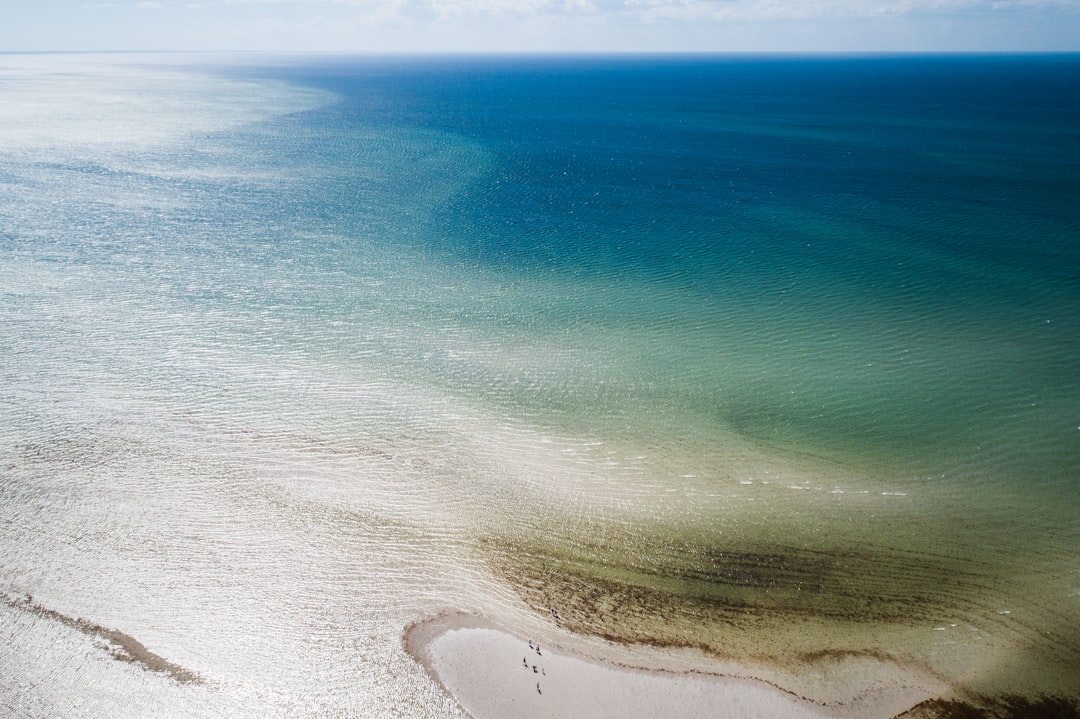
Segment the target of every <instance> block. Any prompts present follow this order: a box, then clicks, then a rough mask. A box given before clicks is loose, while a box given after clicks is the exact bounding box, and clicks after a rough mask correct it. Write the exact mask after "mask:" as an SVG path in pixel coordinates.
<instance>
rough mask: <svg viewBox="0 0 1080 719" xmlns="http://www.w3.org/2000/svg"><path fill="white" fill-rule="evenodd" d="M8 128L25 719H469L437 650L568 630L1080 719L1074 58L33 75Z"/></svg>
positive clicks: (11, 708) (11, 387) (1078, 164)
mask: <svg viewBox="0 0 1080 719" xmlns="http://www.w3.org/2000/svg"><path fill="white" fill-rule="evenodd" d="M0 98H2V102H0V278H2V279H0V290H2V301H0V547H2V550H3V551H0V592H2V595H0V596H2V598H3V600H4V601H2V602H0V634H2V635H3V636H4V637H5V641H4V642H3V646H2V647H0V708H2V709H3V713H5V714H8V715H11V716H25V717H45V716H59V715H64V716H80V717H82V716H85V717H100V716H116V715H120V714H126V715H130V714H132V713H135V714H140V715H156V716H207V717H209V716H223V715H228V716H259V717H272V716H283V717H284V716H290V717H295V716H344V715H363V716H389V715H394V716H411V717H428V716H431V717H434V716H458V715H460V710H459V709H458V708H456V706H455V705H454V703H453V702H452V700H450V699H449V698H448V697H447V696H446V695H445V694H444V693H443V692H442V690H441V689H440V688H439V687H438V686H437V685H436V684H435V683H434V682H433V681H432V680H431V679H430V678H429V677H428V676H427V674H426V673H425V672H424V670H423V669H422V668H421V667H419V666H418V665H416V664H415V663H414V662H413V661H412V660H411V659H410V658H409V657H408V655H407V654H406V653H405V652H404V650H403V648H402V643H401V633H402V631H403V630H404V628H405V627H406V626H407V625H409V624H410V623H412V622H415V621H418V620H420V619H422V618H424V617H426V616H430V615H433V614H436V613H438V612H441V611H446V610H462V611H468V612H476V613H481V614H485V615H487V616H494V617H499V618H500V619H501V620H503V621H505V622H508V623H513V624H516V625H518V626H522V627H541V626H546V625H547V624H548V623H550V621H551V619H550V611H549V610H550V608H552V607H558V608H559V609H560V616H561V624H562V626H563V628H564V629H566V630H569V631H571V632H574V633H577V634H579V635H581V636H583V637H604V638H608V639H614V640H618V641H625V642H629V643H638V644H641V645H643V646H644V645H647V646H650V647H661V648H662V647H672V648H682V647H695V648H697V649H699V650H702V651H704V652H705V653H706V654H708V655H711V656H715V657H721V658H733V659H740V660H741V659H745V660H747V661H752V662H757V663H760V664H762V665H769V666H775V667H779V668H780V669H779V670H780V671H787V672H790V674H791V675H792V676H802V677H804V678H805V677H807V676H812V677H819V679H820V677H826V678H827V680H828V681H833V680H835V676H836V674H835V672H842V669H843V668H842V667H840V668H837V667H835V666H833V668H832V669H830V670H829V671H826V670H824V669H822V667H823V666H824V664H823V662H829V661H833V662H836V661H837V660H836V658H837V657H854V658H857V657H873V658H875V659H876V660H884V661H890V662H895V663H896V664H897V665H904V666H909V665H910V666H918V667H921V668H925V669H926V670H927V671H928V672H931V673H933V674H934V675H935V676H938V677H941V678H943V680H944V681H947V682H948V683H949V684H950V685H951V686H953V687H955V692H956V696H958V697H961V698H965V699H973V698H974V699H987V698H989V699H1002V698H1009V697H1025V698H1029V699H1030V698H1034V697H1040V696H1051V697H1065V698H1066V699H1067V700H1069V701H1073V702H1080V681H1078V679H1077V677H1078V676H1080V671H1078V668H1080V565H1077V563H1076V557H1077V556H1078V552H1080V219H1078V218H1080V214H1078V213H1077V210H1076V207H1077V198H1080V57H1077V56H1074V55H1046V56H925V57H924V56H899V57H889V56H812V57H795V56H776V57H772V56H661V57H650V56H625V57H620V56H614V57H603V56H595V57H594V56H580V57H578V56H552V57H542V56H537V57H512V56H492V57H464V56H463V57H432V58H424V57H379V58H376V57H349V56H335V57H316V56H307V57H285V56H272V55H267V56H259V55H248V56H237V57H225V56H222V57H217V56H167V57H158V56H150V55H133V56H124V55H116V56H77V55H0ZM109 631H115V632H122V633H123V634H124V635H126V636H129V637H133V638H134V639H135V640H137V641H138V643H139V645H140V646H141V647H143V648H144V649H145V651H147V652H150V653H151V654H152V655H153V657H156V659H154V658H151V660H146V659H145V658H141V659H140V656H138V655H139V652H138V651H135V650H132V649H131V648H130V646H129V648H128V649H127V650H124V651H121V650H118V649H117V645H116V643H115V642H113V643H111V644H110V640H109V639H108V638H109V636H112V635H109V634H108V632H109ZM125 651H126V652H127V654H125V653H124V652H125ZM140 651H141V650H140ZM118 654H120V655H124V656H121V657H120V658H126V659H127V661H117V660H116V659H117V655H118ZM132 654H134V655H135V656H130V655H132ZM155 661H156V662H159V663H158V664H154V662H155ZM162 663H163V664H162ZM829 666H832V665H829ZM844 666H846V665H844ZM162 667H165V668H164V669H163V668H162ZM170 668H171V669H170ZM152 669H153V671H151V670H152ZM185 672H186V673H185ZM830 672H833V673H830ZM806 681H810V680H806ZM820 681H826V679H820ZM1002 700H1004V699H1002Z"/></svg>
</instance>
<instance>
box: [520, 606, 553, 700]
mask: <svg viewBox="0 0 1080 719" xmlns="http://www.w3.org/2000/svg"><path fill="white" fill-rule="evenodd" d="M551 616H552V617H553V618H554V619H555V621H559V620H560V619H562V617H561V616H559V610H558V609H555V608H554V607H553V608H552V609H551ZM529 651H531V652H536V656H538V657H542V656H544V655H543V654H542V653H541V652H540V642H535V643H534V642H533V640H532V639H530V640H529ZM521 666H523V667H525V668H526V669H529V668H532V670H533V674H537V673H539V674H541V675H543V676H547V672H546V671H544V668H543V667H540V666H537V665H536V664H529V658H528V656H525V657H522V658H521ZM536 693H537V694H543V693H544V692H542V691H540V682H536Z"/></svg>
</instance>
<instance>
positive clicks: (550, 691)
mask: <svg viewBox="0 0 1080 719" xmlns="http://www.w3.org/2000/svg"><path fill="white" fill-rule="evenodd" d="M405 645H406V649H407V650H408V652H409V653H410V654H411V655H412V656H413V658H414V659H416V660H417V661H419V662H420V663H421V664H422V665H423V666H424V667H425V668H426V669H427V671H428V673H429V674H430V675H431V676H432V678H433V679H435V681H437V682H438V683H439V684H440V685H441V686H442V687H443V689H444V690H445V691H446V692H447V693H448V694H450V695H451V696H452V697H453V698H454V699H455V700H456V701H457V703H458V704H459V705H460V706H461V708H462V709H464V710H465V711H466V712H467V713H468V714H469V715H470V716H472V717H474V718H475V719H496V718H499V719H502V718H504V717H514V718H515V719H534V718H536V719H539V718H541V717H589V718H590V719H591V718H601V717H612V718H615V717H617V718H618V719H635V718H644V717H701V716H709V717H717V718H722V717H739V718H740V719H824V718H826V717H829V718H833V719H835V718H836V717H850V716H852V715H853V713H856V715H858V716H860V717H864V718H866V719H871V718H877V719H888V718H890V717H894V716H897V715H898V714H901V713H903V712H904V711H905V710H906V709H910V708H911V707H913V706H915V705H916V704H918V703H919V702H921V701H924V700H926V699H927V698H928V697H927V694H926V693H925V692H922V691H918V690H916V689H914V688H913V687H910V686H908V687H901V686H894V687H891V688H888V687H884V688H883V691H882V692H881V693H880V694H879V695H877V696H874V695H864V696H863V697H862V698H861V700H860V701H859V702H858V706H857V707H856V706H852V705H851V704H850V703H847V702H837V703H833V704H823V703H819V702H815V701H813V700H810V699H808V698H806V697H802V696H799V695H798V694H796V693H794V692H790V691H786V690H785V689H783V688H781V687H779V686H777V685H775V684H773V683H771V682H768V681H763V680H757V679H753V678H746V677H736V676H730V675H723V674H714V673H710V672H707V671H668V670H658V669H655V668H651V669H642V668H636V667H632V666H626V665H623V664H621V663H619V664H615V663H612V662H607V661H603V660H598V659H595V658H592V657H586V656H583V655H579V654H576V653H574V652H573V651H569V650H565V649H563V648H562V647H556V646H548V645H547V644H546V643H545V642H544V641H541V640H539V639H536V638H532V639H530V638H527V637H522V636H519V635H517V634H516V633H515V632H513V631H510V630H508V629H506V628H504V627H501V626H499V625H498V624H496V623H495V622H493V621H490V620H488V619H485V618H483V617H479V616H474V615H465V614H448V615H441V616H439V617H436V618H433V619H429V620H425V621H422V622H418V623H417V624H414V625H413V626H411V627H409V628H408V629H407V630H406V633H405Z"/></svg>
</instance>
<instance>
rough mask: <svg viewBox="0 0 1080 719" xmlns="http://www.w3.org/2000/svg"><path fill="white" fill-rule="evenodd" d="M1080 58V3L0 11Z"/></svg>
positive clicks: (14, 20) (200, 36)
mask: <svg viewBox="0 0 1080 719" xmlns="http://www.w3.org/2000/svg"><path fill="white" fill-rule="evenodd" d="M85 50H93V51H123V50H162V51H172V50H198V51H219V50H224V51H228V50H245V51H282V52H292V51H299V52H320V51H331V52H354V53H399V52H401V53H442V52H470V53H473V52H480V53H483V52H865V51H878V52H895V51H899V52H999V51H1004V52H1014V51H1018V52H1028V51H1035V52H1045V51H1080V0H0V51H6V52H24V51H85Z"/></svg>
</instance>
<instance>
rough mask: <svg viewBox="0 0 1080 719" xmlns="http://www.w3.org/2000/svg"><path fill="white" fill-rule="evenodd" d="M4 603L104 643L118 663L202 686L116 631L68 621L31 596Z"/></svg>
mask: <svg viewBox="0 0 1080 719" xmlns="http://www.w3.org/2000/svg"><path fill="white" fill-rule="evenodd" d="M2 598H3V601H4V603H6V604H8V605H9V606H11V607H15V608H16V609H22V610H24V611H28V612H32V613H34V614H36V615H37V616H39V617H41V618H42V619H50V620H53V621H57V622H60V623H61V624H64V625H66V626H68V627H71V628H72V629H77V630H78V631H80V632H82V633H83V634H85V635H87V636H89V637H95V638H97V639H103V640H105V649H106V650H107V651H108V652H109V654H110V655H111V656H112V657H113V658H114V659H117V660H119V661H122V662H131V663H132V664H138V665H140V666H141V667H142V668H143V669H146V670H149V671H152V672H161V673H163V674H167V675H168V676H169V677H171V678H172V679H175V680H176V681H178V682H180V683H181V684H202V683H203V679H202V677H200V676H199V675H198V674H196V673H195V672H193V671H191V670H190V669H185V668H184V667H182V666H180V665H178V664H174V663H173V662H170V661H169V660H168V659H165V658H164V657H162V656H160V655H158V654H154V653H153V652H152V651H150V650H149V649H147V648H146V647H145V646H143V644H142V642H140V641H139V640H137V639H135V637H133V636H131V635H130V634H125V633H123V632H121V631H118V630H116V629H109V628H108V627H103V626H101V625H100V624H94V623H93V622H90V621H87V620H86V619H81V618H79V617H69V616H68V615H66V614H61V613H60V612H58V611H56V610H54V609H49V608H47V607H43V606H42V605H40V604H38V603H37V602H35V601H34V598H33V597H31V596H25V597H20V596H11V595H3V597H2Z"/></svg>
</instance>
